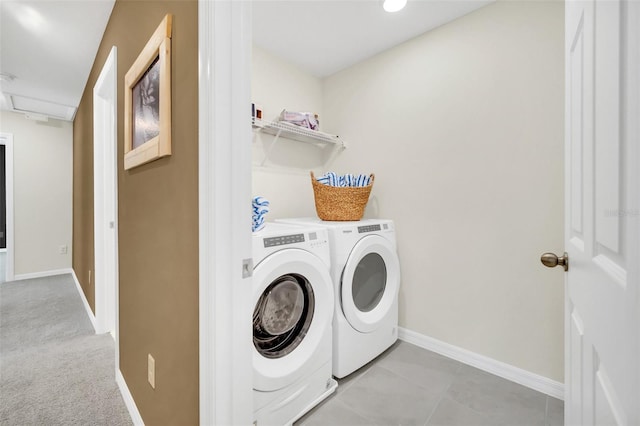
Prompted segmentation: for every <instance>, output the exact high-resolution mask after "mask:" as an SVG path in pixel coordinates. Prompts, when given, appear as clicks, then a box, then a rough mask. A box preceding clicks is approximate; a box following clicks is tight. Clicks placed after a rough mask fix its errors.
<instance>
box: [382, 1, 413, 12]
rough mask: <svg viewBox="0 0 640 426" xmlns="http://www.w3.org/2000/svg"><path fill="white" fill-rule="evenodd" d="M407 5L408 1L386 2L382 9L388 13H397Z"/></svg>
mask: <svg viewBox="0 0 640 426" xmlns="http://www.w3.org/2000/svg"><path fill="white" fill-rule="evenodd" d="M406 5H407V0H384V3H383V5H382V7H383V8H384V10H386V11H387V12H397V11H399V10H402V9H403V8H404V7H405V6H406Z"/></svg>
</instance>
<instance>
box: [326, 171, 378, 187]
mask: <svg viewBox="0 0 640 426" xmlns="http://www.w3.org/2000/svg"><path fill="white" fill-rule="evenodd" d="M316 180H317V181H318V182H320V183H322V184H324V185H329V186H339V187H363V186H368V185H369V183H371V176H370V175H362V174H360V175H353V174H345V175H338V174H337V173H335V172H327V173H325V174H324V175H322V176H320V177H318V178H316Z"/></svg>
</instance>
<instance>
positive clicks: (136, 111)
mask: <svg viewBox="0 0 640 426" xmlns="http://www.w3.org/2000/svg"><path fill="white" fill-rule="evenodd" d="M171 20H172V16H171V15H170V14H168V15H166V16H165V17H164V19H163V20H162V22H161V23H160V25H159V26H158V28H157V29H156V30H155V32H154V33H153V35H152V36H151V38H150V39H149V41H148V42H147V44H146V45H145V47H144V49H142V52H140V55H138V58H137V59H136V60H135V62H134V63H133V65H131V68H129V71H127V73H126V74H125V77H124V169H125V170H129V169H132V168H134V167H137V166H140V165H142V164H146V163H148V162H150V161H153V160H157V159H158V158H162V157H165V156H167V155H171Z"/></svg>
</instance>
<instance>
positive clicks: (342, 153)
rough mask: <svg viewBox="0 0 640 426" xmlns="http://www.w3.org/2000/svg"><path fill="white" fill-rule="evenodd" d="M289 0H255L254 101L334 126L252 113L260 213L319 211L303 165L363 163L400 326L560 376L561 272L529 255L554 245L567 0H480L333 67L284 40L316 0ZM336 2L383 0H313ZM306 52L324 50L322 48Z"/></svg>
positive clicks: (496, 363)
mask: <svg viewBox="0 0 640 426" xmlns="http://www.w3.org/2000/svg"><path fill="white" fill-rule="evenodd" d="M300 3H301V4H302V3H303V4H304V7H297V6H296V3H295V2H269V1H264V2H255V4H254V10H253V20H254V27H253V28H254V34H253V37H254V43H253V56H252V81H251V83H252V87H251V90H252V93H251V98H252V102H253V108H254V114H255V111H256V110H258V111H259V113H260V116H261V117H262V120H264V121H276V122H277V121H278V119H279V117H280V114H281V113H282V111H283V110H286V111H304V112H309V113H311V114H312V115H314V116H316V115H317V119H318V121H319V130H320V132H323V133H327V134H329V135H335V136H337V138H336V139H334V140H332V141H331V142H330V143H322V142H320V143H301V142H300V141H297V140H294V139H295V138H288V137H287V136H286V132H285V133H282V132H281V133H279V134H278V135H277V136H276V135H274V133H278V132H267V131H265V129H264V128H263V127H261V126H254V129H253V147H252V149H253V175H252V192H253V195H254V196H262V197H264V198H265V199H267V200H269V203H270V205H269V212H268V213H267V214H266V216H265V217H266V221H267V222H271V221H274V220H281V219H285V218H296V217H314V216H316V209H315V206H314V194H313V190H312V186H311V177H310V174H309V172H310V171H313V172H314V173H315V175H316V176H319V175H321V174H323V173H325V172H327V171H335V172H337V173H339V174H345V173H354V174H360V173H363V174H374V175H375V182H374V184H373V188H372V191H371V195H370V198H369V201H368V204H367V207H366V210H365V213H364V218H365V219H391V220H393V223H394V226H395V233H396V238H397V254H398V258H399V262H400V271H401V274H400V275H401V281H400V290H399V296H398V305H399V306H398V325H399V338H400V339H401V340H405V341H408V342H411V343H414V344H417V345H418V346H422V347H425V348H429V349H431V350H439V351H440V352H441V353H448V354H449V355H451V356H453V357H458V358H459V359H466V360H470V359H476V360H477V359H480V360H483V361H482V362H485V364H486V365H491V366H493V367H495V369H500V368H506V370H505V371H506V372H505V373H504V375H509V374H512V376H513V375H518V374H520V375H521V376H527V377H528V378H526V379H524V380H525V381H526V380H530V381H532V382H535V381H538V382H545V383H546V384H547V385H548V386H549V387H551V388H553V387H554V386H556V387H558V386H560V387H559V388H558V389H561V385H560V384H561V383H562V382H563V374H564V372H563V276H562V274H560V273H556V272H558V271H551V270H548V269H546V268H544V267H543V266H542V265H541V264H540V254H541V253H543V252H545V251H549V250H552V251H553V250H561V248H562V247H563V235H564V234H563V195H564V193H563V161H564V160H563V142H564V127H563V126H564V121H563V120H564V117H563V114H564V66H565V64H564V60H563V54H564V53H563V52H564V50H563V49H564V9H563V7H564V6H563V3H562V2H557V1H542V2H534V1H531V2H528V1H527V2H512V1H496V2H485V3H484V5H482V7H477V6H476V7H475V8H474V9H473V10H469V11H467V12H466V13H465V14H463V16H458V17H456V18H455V19H453V18H451V17H449V18H448V21H447V22H446V23H444V22H443V23H442V24H440V25H438V26H436V27H435V28H433V29H431V30H429V31H427V32H424V33H423V34H420V35H416V36H412V37H410V39H408V40H406V41H402V42H399V43H397V44H396V45H393V46H388V47H386V48H384V49H382V51H380V52H377V53H373V54H366V53H364V57H363V59H361V60H359V61H358V62H357V63H350V64H348V65H346V66H343V67H342V68H337V69H334V70H327V69H324V70H318V69H316V70H313V69H310V68H309V67H305V66H304V65H301V64H300V63H299V62H298V63H296V51H297V50H300V49H297V48H296V47H295V45H294V44H293V43H291V39H292V38H294V37H295V38H303V39H304V38H305V37H308V35H307V34H299V33H298V32H297V31H300V27H301V26H304V25H305V24H307V25H309V21H308V20H305V19H304V17H303V16H302V15H298V14H311V15H313V11H314V3H316V2H300ZM332 3H333V6H328V5H331V4H332ZM339 3H347V4H349V5H350V6H349V7H350V8H351V9H349V11H350V12H351V13H352V14H353V15H352V17H351V18H350V19H353V22H352V25H353V28H365V27H363V24H362V23H360V22H358V13H357V12H354V8H356V7H359V6H358V5H362V6H361V7H370V6H371V5H377V7H380V10H382V8H381V3H382V2H379V3H380V4H378V2H323V4H324V5H325V6H323V7H325V8H326V7H336V8H338V7H339V6H338V4H339ZM453 3H465V2H453ZM476 4H477V3H476ZM409 5H411V2H409ZM344 7H346V6H344ZM347 9H348V8H347ZM344 10H346V9H344ZM336 13H340V11H339V10H338V9H336ZM367 13H372V12H371V11H370V10H369V9H366V10H364V9H363V12H362V13H361V15H362V16H366V15H367ZM380 13H383V14H384V13H385V12H383V11H381V12H380ZM403 13H404V14H405V15H403ZM410 13H411V10H410V9H409V10H404V11H401V12H398V13H397V14H387V16H386V18H388V19H390V20H392V19H393V20H401V19H403V16H406V14H410ZM442 13H444V12H442ZM278 14H280V15H282V18H281V19H278V18H277V15H278ZM285 16H286V17H285ZM325 16H326V15H318V16H317V17H316V18H317V20H318V21H319V22H317V23H316V24H317V25H315V24H314V25H313V28H314V29H317V28H324V29H323V30H322V32H320V33H318V34H316V35H315V36H314V37H318V38H326V39H327V40H333V39H332V38H331V37H332V35H331V32H332V29H335V26H336V25H339V23H340V21H341V19H336V20H335V22H334V23H332V22H325V21H324V20H323V18H324V17H325ZM329 16H330V15H329ZM334 16H335V15H334ZM443 19H444V18H443ZM296 23H297V26H296V25H295V24H296ZM276 29H277V31H276ZM269 31H272V32H273V34H272V35H270V36H269V35H268V33H269ZM287 32H288V34H289V36H288V37H283V36H281V34H287ZM345 43H346V41H345ZM282 52H288V53H287V54H286V55H284V54H283V53H282ZM317 55H318V56H319V57H321V58H327V61H326V62H330V61H329V58H331V51H330V49H329V50H325V51H318V52H317ZM285 56H286V57H285ZM495 369H494V370H495ZM507 370H508V371H507Z"/></svg>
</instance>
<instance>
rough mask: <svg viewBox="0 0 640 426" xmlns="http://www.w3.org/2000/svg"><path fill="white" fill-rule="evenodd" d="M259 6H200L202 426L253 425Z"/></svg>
mask: <svg viewBox="0 0 640 426" xmlns="http://www.w3.org/2000/svg"><path fill="white" fill-rule="evenodd" d="M251 7H252V6H251V2H244V1H242V2H241V1H199V2H198V53H199V58H200V63H199V80H198V87H199V96H198V106H199V108H198V109H199V111H198V114H199V115H198V117H199V136H198V152H199V162H198V187H199V194H198V199H199V235H200V237H199V281H200V284H199V315H200V319H199V324H200V330H199V341H200V345H199V348H200V349H199V350H200V353H199V354H200V357H199V358H200V362H199V367H200V424H204V425H214V424H251V423H252V418H253V407H252V406H253V390H252V382H251V378H252V375H251V374H247V372H251V349H252V346H251V311H252V308H251V306H250V296H251V278H243V277H242V270H243V267H242V260H243V259H248V258H251V228H250V226H249V223H250V220H249V218H250V216H249V215H250V213H249V211H250V209H249V206H250V203H251V125H250V121H249V115H248V114H247V111H248V107H249V105H250V103H251V95H250V91H251V42H252V40H251Z"/></svg>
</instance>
